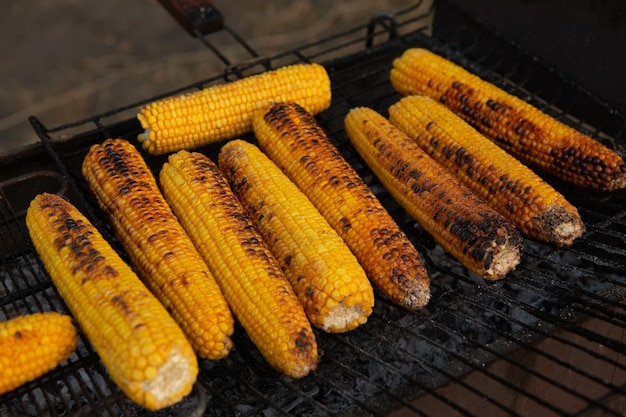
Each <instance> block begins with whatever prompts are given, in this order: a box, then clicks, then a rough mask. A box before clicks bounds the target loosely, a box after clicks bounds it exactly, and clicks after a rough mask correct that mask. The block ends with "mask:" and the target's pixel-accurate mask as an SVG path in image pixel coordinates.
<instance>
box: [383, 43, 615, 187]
mask: <svg viewBox="0 0 626 417" xmlns="http://www.w3.org/2000/svg"><path fill="white" fill-rule="evenodd" d="M390 79H391V83H392V85H393V87H394V88H395V89H396V90H397V91H398V92H399V93H400V94H402V95H414V94H422V95H426V96H429V97H431V98H433V99H435V100H438V101H440V102H441V103H443V104H444V105H446V106H447V107H449V108H450V109H451V110H453V111H454V112H455V113H456V114H458V115H459V116H461V117H462V118H463V119H465V120H466V121H467V122H468V123H470V124H471V125H472V126H473V127H474V128H476V129H477V130H478V131H479V132H481V133H483V134H484V135H485V136H487V137H488V138H490V139H491V140H493V141H494V142H495V143H497V144H498V145H499V146H500V147H502V148H503V149H505V150H506V151H507V152H509V153H511V154H513V155H514V156H516V157H517V158H518V159H520V160H521V161H522V162H524V163H526V164H528V165H532V166H538V167H540V168H541V169H543V170H544V171H545V172H548V173H550V174H552V175H554V176H557V177H560V178H562V179H563V180H565V181H569V182H571V183H573V184H576V185H579V186H584V187H588V188H591V189H597V190H608V191H612V190H616V189H620V188H624V187H626V163H624V160H623V159H622V157H621V156H620V155H618V154H617V153H616V152H614V151H613V150H611V149H609V148H608V147H606V146H604V145H603V144H601V143H600V142H599V141H596V140H594V139H593V138H591V137H590V136H587V135H584V134H583V133H581V132H579V131H577V130H576V129H573V128H571V127H569V126H567V125H565V124H564V123H561V122H559V121H558V120H556V119H554V118H553V117H551V116H549V115H547V114H545V113H543V112H542V111H540V110H539V109H537V108H536V107H534V106H532V105H531V104H529V103H527V102H525V101H524V100H522V99H520V98H517V97H515V96H513V95H512V94H509V93H507V92H505V91H504V90H502V89H500V88H498V87H496V86H495V85H493V84H491V83H489V82H487V81H484V80H482V79H480V78H479V77H477V76H475V75H474V74H472V73H470V72H468V71H466V70H465V69H463V68H462V67H460V66H458V65H456V64H454V63H452V62H451V61H449V60H447V59H445V58H443V57H441V56H439V55H437V54H435V53H433V52H430V51H428V50H426V49H422V48H411V49H408V50H406V51H405V52H404V53H403V54H402V56H401V57H400V58H397V59H395V60H394V63H393V68H392V70H391V74H390Z"/></svg>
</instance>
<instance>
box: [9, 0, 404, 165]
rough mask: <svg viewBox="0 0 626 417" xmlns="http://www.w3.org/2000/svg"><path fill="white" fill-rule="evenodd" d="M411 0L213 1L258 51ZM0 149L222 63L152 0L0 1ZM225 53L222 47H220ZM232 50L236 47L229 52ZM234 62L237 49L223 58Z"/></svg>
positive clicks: (335, 29) (281, 47) (337, 28)
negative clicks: (37, 129)
mask: <svg viewBox="0 0 626 417" xmlns="http://www.w3.org/2000/svg"><path fill="white" fill-rule="evenodd" d="M413 3H416V0H367V1H363V0H274V1H264V0H232V1H226V0H222V1H220V0H216V1H213V5H214V6H215V7H216V8H217V9H218V10H220V11H221V13H222V14H223V15H224V20H225V22H226V23H227V24H228V25H229V26H230V27H232V28H233V29H234V30H235V31H236V32H237V33H239V34H240V35H241V36H242V37H243V38H244V39H246V40H247V41H248V42H249V43H250V45H251V46H252V47H253V48H254V49H256V50H257V51H258V52H259V53H260V54H261V55H272V54H273V53H278V52H282V51H285V50H287V49H288V48H290V47H292V46H299V45H303V44H305V43H308V42H312V41H315V40H317V39H321V38H324V37H326V36H329V35H332V34H335V33H341V32H343V31H345V30H347V29H349V28H352V27H354V26H356V25H359V24H363V23H366V22H368V21H369V19H370V17H371V16H372V15H373V13H374V12H376V11H378V10H382V9H388V10H401V9H404V8H406V7H408V6H410V5H411V4H413ZM3 6H4V7H3V12H2V13H1V14H0V27H2V30H3V35H4V36H2V38H1V39H2V40H1V41H0V56H2V57H3V59H2V64H1V65H0V153H1V152H5V151H7V150H10V149H15V148H16V147H20V146H23V145H25V144H28V143H32V142H35V141H37V140H38V139H37V137H36V135H35V133H34V131H33V130H32V128H31V127H30V124H29V123H28V120H27V119H28V117H29V116H30V115H34V116H37V117H38V118H39V119H40V120H41V121H42V122H43V123H44V124H45V125H46V126H48V127H54V126H58V125H60V124H63V123H68V122H73V121H77V120H80V119H83V118H85V117H89V116H91V115H94V114H98V113H101V112H104V111H107V110H110V109H114V108H116V107H118V106H120V105H126V104H130V103H134V102H136V101H139V100H142V99H146V98H149V97H153V96H155V95H157V94H159V93H165V92H168V91H171V90H173V89H174V88H177V87H182V86H185V85H188V84H190V83H193V82H195V81H200V80H203V79H205V78H208V77H210V76H213V75H216V74H219V71H221V69H223V64H222V63H221V62H220V61H219V60H218V59H217V58H216V57H215V55H213V54H212V53H211V52H210V51H209V50H208V49H207V48H206V47H205V46H204V45H203V44H202V43H201V42H200V41H199V40H197V39H194V38H193V37H191V36H190V35H188V34H187V33H186V32H185V31H184V30H183V29H182V27H181V26H179V25H178V23H177V22H176V21H175V20H174V19H173V18H172V17H171V16H170V15H169V14H168V13H167V11H166V10H165V9H164V8H163V7H162V6H161V5H160V4H159V2H158V1H157V0H132V1H128V0H106V1H83V0H3ZM218 46H219V47H220V48H223V50H224V51H226V52H229V45H218ZM232 53H234V54H236V53H238V52H236V51H232ZM229 59H231V60H232V61H233V62H237V56H236V55H233V56H229Z"/></svg>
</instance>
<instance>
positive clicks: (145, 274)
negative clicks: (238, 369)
mask: <svg viewBox="0 0 626 417" xmlns="http://www.w3.org/2000/svg"><path fill="white" fill-rule="evenodd" d="M82 171H83V175H84V176H85V178H86V179H87V183H88V185H89V188H90V189H91V191H92V192H93V193H94V194H95V195H96V197H97V200H98V203H99V204H100V207H101V208H102V210H103V211H104V212H105V213H106V214H107V215H108V218H109V221H110V224H111V226H112V228H113V231H114V232H115V235H116V236H117V237H118V239H119V240H120V241H121V242H122V244H123V246H124V249H125V250H126V252H127V253H128V255H129V257H130V261H131V263H132V264H133V266H134V267H135V269H136V271H137V273H138V274H139V276H140V278H142V280H143V281H144V283H145V284H146V285H147V286H148V288H149V289H150V290H151V291H152V293H153V294H155V295H156V296H157V298H158V299H159V300H160V301H161V303H162V304H163V305H164V306H165V307H166V308H167V310H168V311H169V312H170V314H171V315H172V317H174V319H175V320H176V322H177V323H178V325H179V326H180V327H181V328H182V329H183V331H184V332H185V334H186V335H187V338H188V339H189V341H190V342H191V345H192V346H193V347H194V350H195V351H196V353H198V355H199V356H200V357H202V358H205V359H220V358H223V357H224V356H226V355H227V354H228V352H229V351H230V349H231V347H232V341H231V339H230V335H232V333H233V328H234V320H233V317H232V314H231V312H230V309H229V307H228V304H227V303H226V299H225V298H224V296H223V295H222V292H221V290H220V288H219V286H218V285H217V283H216V282H215V279H214V278H213V275H212V274H211V271H210V270H209V268H208V267H207V265H206V263H205V262H204V260H203V259H202V257H201V256H200V254H199V253H198V251H197V249H196V248H195V246H194V245H193V243H192V242H191V239H189V236H187V233H186V232H185V230H184V229H183V227H182V226H181V225H180V223H179V222H178V220H177V219H176V217H175V216H174V213H172V210H171V209H170V207H169V205H168V204H167V202H166V201H165V199H164V198H163V195H162V194H161V191H160V190H159V188H158V186H157V183H156V180H155V178H154V176H153V175H152V172H151V171H150V169H149V168H148V166H147V165H146V163H145V162H144V160H143V157H142V156H141V154H140V153H139V151H138V150H137V149H136V148H135V146H134V145H132V144H131V143H130V142H128V141H126V140H124V139H108V140H106V141H104V142H103V143H102V144H98V145H93V146H92V147H91V149H90V150H89V152H88V153H87V155H86V156H85V159H84V161H83V166H82Z"/></svg>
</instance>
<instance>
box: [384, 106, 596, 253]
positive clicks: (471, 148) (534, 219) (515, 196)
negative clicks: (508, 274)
mask: <svg viewBox="0 0 626 417" xmlns="http://www.w3.org/2000/svg"><path fill="white" fill-rule="evenodd" d="M389 120H390V121H391V123H393V124H394V125H396V126H397V127H399V128H400V129H401V130H402V131H403V132H404V133H406V134H407V135H408V136H409V137H410V138H411V139H413V140H415V141H416V143H417V144H418V145H419V146H420V147H421V148H422V149H424V150H425V151H426V153H428V155H430V156H431V157H432V158H433V159H434V160H435V161H437V162H438V163H439V164H440V165H442V166H444V167H446V168H447V169H448V170H449V171H450V172H451V173H452V174H453V175H454V176H455V177H456V178H457V179H459V180H460V181H461V182H462V183H463V184H464V185H466V186H467V187H468V188H470V189H471V190H472V191H473V192H474V193H475V194H476V195H478V196H479V197H481V198H482V199H483V200H485V201H487V202H488V203H489V204H490V205H491V206H492V207H494V208H495V209H496V210H497V211H499V212H500V213H501V214H502V215H503V216H505V217H506V218H508V219H509V220H511V221H512V222H513V223H514V224H515V225H516V226H517V228H518V229H519V230H520V231H521V232H522V233H523V234H524V235H525V236H527V237H530V238H533V239H538V240H541V241H544V242H549V243H553V244H555V245H557V246H568V245H571V244H572V243H573V241H574V239H576V238H579V237H580V236H581V235H582V233H583V231H584V229H585V227H584V225H583V222H582V219H581V218H580V215H579V214H578V210H577V209H576V207H574V206H573V205H572V204H570V203H569V202H568V201H567V200H566V199H565V197H564V196H563V195H562V194H560V193H559V192H557V191H556V190H555V189H554V188H553V187H552V186H551V185H550V184H548V183H547V182H546V181H544V180H543V179H542V178H541V177H539V176H538V175H537V174H535V173H534V172H533V171H532V170H531V169H530V168H528V167H526V166H525V165H524V164H522V163H521V162H520V161H519V160H517V159H516V158H514V157H513V156H511V155H510V154H508V153H506V152H505V151H504V150H503V149H501V148H500V147H498V146H497V145H496V144H495V143H493V142H491V141H490V140H488V139H487V138H485V137H484V136H483V135H481V134H480V133H479V132H478V131H476V130H475V129H473V128H472V127H471V126H470V125H468V124H467V123H465V122H464V121H463V120H462V119H461V118H459V117H458V116H457V115H455V114H454V113H453V112H452V111H451V110H449V109H447V108H446V107H445V106H443V105H442V104H440V103H438V102H437V101H435V100H433V99H431V98H430V97H427V96H408V97H404V98H402V99H401V100H400V101H398V102H397V103H395V104H394V105H392V106H391V107H390V108H389Z"/></svg>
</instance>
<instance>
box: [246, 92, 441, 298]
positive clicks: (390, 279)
mask: <svg viewBox="0 0 626 417" xmlns="http://www.w3.org/2000/svg"><path fill="white" fill-rule="evenodd" d="M253 129H254V133H255V135H256V137H257V139H258V141H259V144H260V146H261V148H262V149H263V150H264V151H265V153H266V154H267V155H268V156H269V157H270V159H272V160H273V161H274V162H275V163H276V164H277V165H278V166H279V167H280V168H282V169H283V171H284V172H285V173H286V174H287V176H288V177H289V178H290V179H291V181H293V182H294V183H295V184H296V185H297V186H298V188H300V190H302V191H303V192H304V193H305V194H306V195H307V197H308V198H309V200H310V201H311V202H312V203H313V204H314V205H315V206H316V207H317V209H318V210H319V211H320V213H321V214H322V215H323V216H324V217H325V218H326V220H327V221H328V223H329V224H330V225H331V226H332V227H333V228H334V229H335V230H336V231H337V233H338V234H339V236H341V237H342V238H343V239H344V241H345V242H346V244H347V245H348V247H349V248H350V249H351V250H352V253H354V255H355V256H356V258H357V259H358V261H359V263H360V264H361V265H362V266H363V269H364V270H365V272H366V274H367V276H368V278H369V279H370V281H371V282H372V284H373V285H374V286H375V287H377V288H378V289H379V290H380V292H381V293H382V294H384V295H385V296H386V297H388V298H389V299H390V300H391V301H393V302H394V303H397V304H399V305H401V306H404V307H406V308H409V309H417V308H421V307H423V306H424V305H426V303H427V302H428V299H429V297H430V281H429V278H428V273H427V270H426V267H425V265H424V263H423V260H422V258H421V256H420V254H419V252H418V251H417V250H416V248H415V247H414V246H413V244H412V243H411V242H410V241H409V239H408V237H407V236H406V235H405V234H404V232H402V230H401V229H400V228H399V227H398V225H397V224H396V222H395V221H394V220H393V218H392V217H391V216H390V215H389V213H388V212H387V210H386V209H385V208H384V207H383V206H382V204H381V203H380V202H379V201H378V199H377V198H376V196H375V195H374V193H373V192H372V191H371V190H370V189H369V187H368V186H367V184H365V183H364V182H363V180H362V179H361V178H360V177H359V175H358V174H357V173H356V171H354V169H353V168H352V167H351V166H350V165H349V164H348V163H347V162H346V160H345V159H344V158H343V156H342V155H341V154H340V152H339V150H338V149H337V148H336V147H335V146H334V145H333V144H332V143H331V142H330V139H329V138H328V137H327V136H326V134H325V133H324V131H323V129H322V128H321V127H320V126H319V125H318V124H317V123H316V121H315V119H314V118H313V116H312V115H311V114H309V113H308V112H306V110H305V109H303V108H302V107H301V106H299V105H297V104H281V103H277V104H275V105H273V106H271V108H270V109H269V110H262V111H259V112H258V113H257V115H256V116H255V118H254V120H253Z"/></svg>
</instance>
